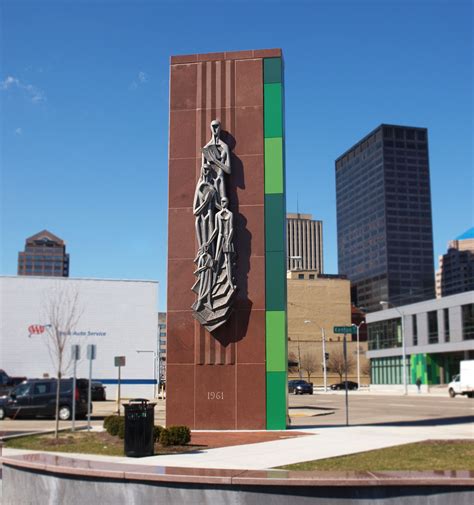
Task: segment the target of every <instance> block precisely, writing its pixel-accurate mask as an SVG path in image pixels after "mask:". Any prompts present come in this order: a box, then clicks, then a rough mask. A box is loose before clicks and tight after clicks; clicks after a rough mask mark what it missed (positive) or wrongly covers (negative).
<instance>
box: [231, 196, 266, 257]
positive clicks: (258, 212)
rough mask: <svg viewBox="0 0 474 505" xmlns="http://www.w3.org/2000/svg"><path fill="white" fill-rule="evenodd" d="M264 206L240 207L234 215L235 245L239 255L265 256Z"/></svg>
mask: <svg viewBox="0 0 474 505" xmlns="http://www.w3.org/2000/svg"><path fill="white" fill-rule="evenodd" d="M264 209H265V208H264V206H263V205H249V206H243V205H241V206H240V207H239V213H238V214H236V215H234V229H235V236H234V245H235V249H236V251H238V252H239V255H242V256H245V257H250V256H264V255H265V210H264Z"/></svg>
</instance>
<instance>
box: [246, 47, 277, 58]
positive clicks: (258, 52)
mask: <svg viewBox="0 0 474 505" xmlns="http://www.w3.org/2000/svg"><path fill="white" fill-rule="evenodd" d="M253 55H254V57H255V58H278V57H280V56H281V49H255V51H254V52H253Z"/></svg>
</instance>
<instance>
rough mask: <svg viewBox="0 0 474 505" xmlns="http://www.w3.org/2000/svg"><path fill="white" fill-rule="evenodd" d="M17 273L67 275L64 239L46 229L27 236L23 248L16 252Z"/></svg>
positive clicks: (67, 265) (67, 267)
mask: <svg viewBox="0 0 474 505" xmlns="http://www.w3.org/2000/svg"><path fill="white" fill-rule="evenodd" d="M18 275H40V276H47V277H69V254H66V245H65V243H64V241H63V240H61V239H60V238H59V237H56V235H53V234H52V233H51V232H49V231H48V230H43V231H40V232H39V233H36V234H35V235H33V236H31V237H29V238H27V239H26V241H25V250H24V251H20V252H19V253H18Z"/></svg>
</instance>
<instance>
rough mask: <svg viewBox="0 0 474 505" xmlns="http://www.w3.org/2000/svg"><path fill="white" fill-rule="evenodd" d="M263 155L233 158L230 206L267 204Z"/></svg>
mask: <svg viewBox="0 0 474 505" xmlns="http://www.w3.org/2000/svg"><path fill="white" fill-rule="evenodd" d="M264 168H265V167H264V157H263V155H262V154H254V155H250V156H245V155H241V156H239V157H237V156H234V157H233V158H232V175H231V177H230V180H229V197H230V204H231V206H233V208H234V209H235V208H236V206H237V204H238V205H263V204H264V202H265V186H264V184H265V182H264V177H265V172H264Z"/></svg>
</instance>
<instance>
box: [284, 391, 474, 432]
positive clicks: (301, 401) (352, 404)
mask: <svg viewBox="0 0 474 505" xmlns="http://www.w3.org/2000/svg"><path fill="white" fill-rule="evenodd" d="M348 400H349V401H348V403H349V424H352V425H383V424H391V425H394V426H404V425H405V426H414V425H434V424H456V423H465V422H466V423H467V422H471V423H472V422H473V421H474V400H473V399H470V398H467V397H465V396H457V397H456V398H449V397H448V396H446V397H443V396H434V395H429V394H420V395H408V396H403V395H381V394H377V395H374V394H370V393H366V392H358V391H350V392H349V395H348ZM289 412H290V418H291V424H292V426H338V425H339V426H340V425H345V423H346V410H345V394H344V393H343V392H337V393H334V392H333V393H323V392H321V393H317V392H315V393H314V394H313V395H290V396H289ZM473 435H474V429H473Z"/></svg>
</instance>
